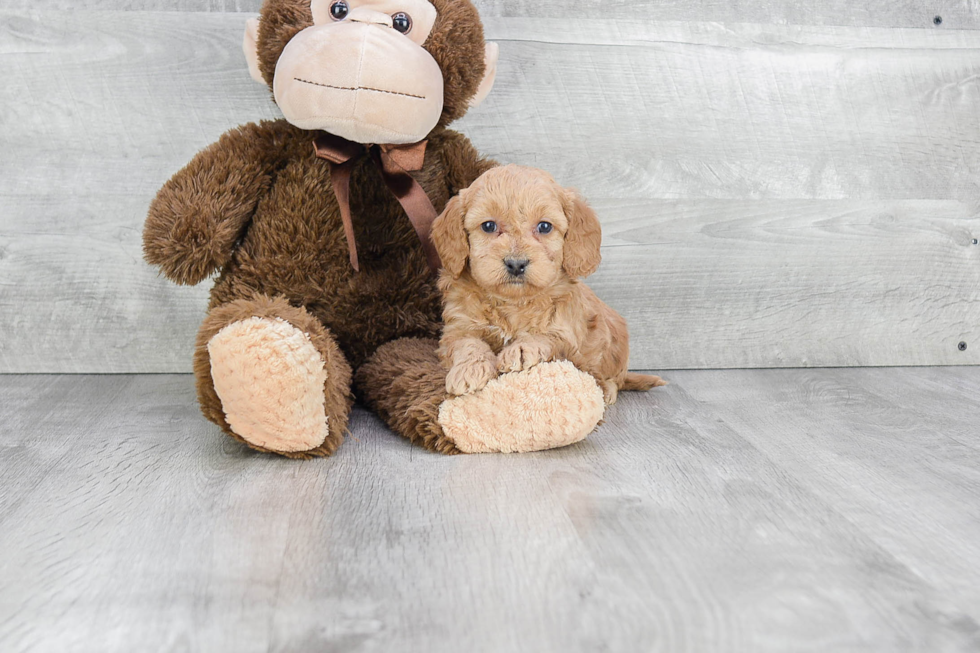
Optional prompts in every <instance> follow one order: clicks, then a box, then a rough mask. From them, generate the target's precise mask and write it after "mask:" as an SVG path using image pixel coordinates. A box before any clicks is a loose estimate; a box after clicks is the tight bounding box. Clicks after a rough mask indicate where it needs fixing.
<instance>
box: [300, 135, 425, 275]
mask: <svg viewBox="0 0 980 653" xmlns="http://www.w3.org/2000/svg"><path fill="white" fill-rule="evenodd" d="M426 143H427V141H421V142H418V143H412V144H410V145H371V146H364V145H361V144H360V143H354V142H352V141H349V140H347V139H345V138H341V137H340V136H335V135H333V134H328V133H326V132H324V133H322V134H321V135H320V136H317V138H316V140H315V141H314V142H313V144H314V146H315V148H316V156H317V158H320V159H325V160H327V161H328V162H329V163H330V183H331V184H332V185H333V192H334V195H336V196H337V203H338V204H339V205H340V217H341V219H342V220H343V221H344V235H345V236H346V237H347V249H348V251H349V252H350V264H351V265H352V266H353V267H354V269H355V270H357V271H358V272H360V269H361V268H360V265H359V263H358V261H357V243H356V242H355V241H354V223H353V221H352V219H351V213H350V177H351V172H352V171H353V169H354V164H355V163H356V162H357V159H358V158H360V156H361V154H363V153H364V152H365V151H367V152H369V153H370V156H371V159H372V160H373V161H374V163H375V165H377V166H378V170H380V171H381V177H382V178H383V179H384V182H385V185H386V186H387V187H388V190H390V191H391V192H392V194H393V195H394V196H395V198H397V199H398V202H399V203H400V204H401V205H402V208H403V209H405V213H406V214H408V219H409V220H411V222H412V226H413V227H415V233H417V234H418V236H419V240H420V241H422V249H423V250H425V258H426V260H427V261H428V263H429V267H430V268H431V269H432V270H433V271H434V272H435V271H437V270H439V268H441V267H442V261H440V260H439V254H437V253H436V248H435V245H433V244H432V222H433V220H435V219H436V216H437V215H438V214H437V213H436V209H435V207H434V206H432V202H431V201H430V200H429V196H428V195H426V194H425V190H424V189H423V188H422V186H421V185H420V184H419V182H417V181H415V178H414V177H412V175H410V174H408V173H409V172H414V171H416V170H421V169H422V165H423V164H424V162H425V146H426Z"/></svg>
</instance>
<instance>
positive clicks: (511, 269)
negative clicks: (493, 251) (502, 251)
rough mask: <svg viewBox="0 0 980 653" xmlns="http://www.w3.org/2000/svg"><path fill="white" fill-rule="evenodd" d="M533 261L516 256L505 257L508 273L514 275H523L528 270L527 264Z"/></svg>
mask: <svg viewBox="0 0 980 653" xmlns="http://www.w3.org/2000/svg"><path fill="white" fill-rule="evenodd" d="M530 263H531V261H530V260H529V259H526V258H514V257H512V256H508V257H507V258H505V259H504V266H505V267H506V268H507V274H509V275H510V276H512V277H517V278H520V277H523V276H524V273H525V272H527V266H528V265H529V264H530Z"/></svg>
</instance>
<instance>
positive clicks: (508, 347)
mask: <svg viewBox="0 0 980 653" xmlns="http://www.w3.org/2000/svg"><path fill="white" fill-rule="evenodd" d="M432 238H433V241H434V242H435V245H436V248H437V249H438V251H439V255H440V256H441V257H442V261H443V264H444V266H445V267H444V269H443V271H442V274H441V276H440V278H439V288H440V290H441V291H442V293H443V301H444V308H443V318H444V320H445V327H444V330H443V336H442V340H441V341H440V346H439V357H440V359H441V360H442V362H443V365H444V366H445V367H446V369H448V370H449V372H448V375H447V377H446V390H447V391H448V392H449V393H450V394H456V395H459V394H466V393H469V392H474V391H476V390H479V389H480V388H483V387H484V386H485V385H486V384H487V383H488V382H489V381H490V380H491V379H493V378H494V377H496V376H497V374H498V373H501V372H516V371H520V370H526V369H528V368H530V367H532V366H534V365H537V364H538V363H543V362H547V361H552V360H559V359H566V360H569V361H571V362H572V363H573V364H574V365H575V366H576V367H578V368H579V369H580V370H582V371H583V372H587V373H589V374H591V375H592V376H593V377H595V379H596V381H597V382H598V383H599V386H600V387H601V388H602V391H603V395H604V397H605V400H606V403H607V404H612V403H614V402H615V401H616V397H617V395H618V393H619V391H620V390H649V389H650V388H653V387H656V386H661V385H665V384H666V382H665V381H663V379H661V378H660V377H657V376H650V375H644V374H633V373H629V372H627V363H628V359H629V335H628V333H627V329H626V321H625V320H624V319H623V317H622V316H621V315H619V314H618V313H617V312H616V311H614V310H612V309H611V308H610V307H609V306H607V305H606V304H604V303H603V302H602V301H601V300H600V299H599V298H598V297H596V296H595V293H593V292H592V291H591V290H590V289H589V287H588V286H586V285H585V284H584V283H582V282H581V281H579V279H580V278H583V277H587V276H589V275H590V274H592V273H593V272H595V270H596V268H597V267H598V265H599V260H600V253H599V245H600V243H601V240H602V232H601V228H600V226H599V221H598V219H597V218H596V216H595V213H594V212H593V211H592V209H591V208H589V206H588V205H587V204H586V202H585V201H584V200H583V199H582V198H581V197H580V196H579V195H578V193H576V192H575V191H573V190H571V189H565V188H562V187H561V186H559V185H558V184H557V183H556V182H555V180H554V179H552V177H551V176H550V175H549V174H548V173H546V172H544V171H542V170H536V169H533V168H524V167H521V166H515V165H509V166H504V167H499V168H494V169H492V170H489V171H487V172H485V173H484V174H483V175H481V176H480V177H479V178H478V179H477V180H476V181H475V182H474V183H473V184H472V185H471V186H470V187H469V188H467V189H466V190H464V191H462V192H461V193H460V194H459V195H458V196H457V197H455V198H453V199H452V200H451V201H450V202H449V204H448V205H447V207H446V210H445V211H444V212H443V213H442V215H440V216H439V218H438V219H437V220H436V222H435V223H434V224H433V228H432Z"/></svg>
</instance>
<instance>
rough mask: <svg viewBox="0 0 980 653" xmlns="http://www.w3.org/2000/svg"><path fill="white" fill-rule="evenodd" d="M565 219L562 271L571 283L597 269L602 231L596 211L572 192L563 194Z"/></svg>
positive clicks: (566, 191) (570, 190)
mask: <svg viewBox="0 0 980 653" xmlns="http://www.w3.org/2000/svg"><path fill="white" fill-rule="evenodd" d="M564 205H565V216H566V217H567V218H568V231H567V232H565V251H564V260H563V262H562V267H563V268H564V269H565V273H566V274H568V276H570V277H572V278H573V279H576V278H583V277H587V276H589V275H590V274H592V273H593V272H595V271H596V268H598V267H599V261H601V260H602V254H601V253H600V251H599V246H600V245H601V244H602V227H600V226H599V218H597V217H596V215H595V211H593V210H592V208H591V207H590V206H589V205H588V204H586V202H585V200H584V199H582V196H581V195H579V194H578V193H577V192H576V191H574V190H572V189H570V188H569V189H566V190H565V201H564Z"/></svg>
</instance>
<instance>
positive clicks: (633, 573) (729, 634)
mask: <svg viewBox="0 0 980 653" xmlns="http://www.w3.org/2000/svg"><path fill="white" fill-rule="evenodd" d="M666 376H668V377H669V378H670V380H671V381H672V384H671V385H670V386H668V387H666V388H664V389H662V390H660V391H657V392H654V393H650V394H647V395H638V394H632V393H628V394H626V395H625V396H624V397H623V398H622V400H621V402H620V403H619V404H617V405H616V406H615V407H614V408H613V409H611V410H610V411H609V412H608V414H607V420H606V422H605V424H604V425H603V426H602V427H601V428H600V430H599V431H598V432H597V433H595V434H594V435H593V436H592V437H591V438H590V439H589V440H587V441H586V442H584V443H581V444H579V445H576V446H573V447H570V448H567V449H563V450H559V451H552V452H545V453H541V454H534V455H514V456H503V455H495V456H457V457H442V456H438V455H433V454H429V453H426V452H424V451H421V450H419V449H417V448H413V447H411V446H410V445H409V444H408V443H406V442H404V441H402V440H399V439H397V438H396V437H395V436H393V435H391V434H390V433H389V432H387V431H386V430H385V429H384V427H383V426H382V425H381V423H380V422H379V421H378V420H377V418H375V417H374V416H373V415H371V414H370V413H368V412H365V411H363V410H360V409H358V410H356V411H355V413H354V415H353V420H352V424H351V429H352V432H353V437H351V438H350V439H349V440H348V442H346V443H345V444H344V446H343V447H342V448H341V450H340V452H339V453H338V454H337V455H336V456H335V457H333V458H331V459H328V460H317V461H312V462H295V461H289V460H283V459H279V458H275V457H272V456H266V455H261V454H256V453H253V452H251V451H249V450H247V449H245V448H243V447H241V446H240V445H238V444H237V443H235V442H233V441H231V440H229V439H228V438H225V437H224V436H222V435H220V433H219V432H218V431H217V429H216V428H215V427H212V426H211V425H210V424H208V423H207V422H205V421H204V419H203V418H202V417H201V416H200V414H199V413H198V410H197V407H196V405H195V402H194V393H193V381H192V379H191V378H190V377H188V376H181V375H176V376H0V479H2V481H0V650H2V651H4V652H7V653H18V652H21V651H57V652H59V653H61V652H63V651H99V652H109V651H125V652H130V651H172V650H174V651H175V650H180V651H184V650H187V651H192V650H201V651H235V652H247V651H426V652H429V651H434V652H439V651H454V652H455V651H535V652H540V651H669V652H675V651H753V652H754V651H780V652H784V651H889V652H894V651H923V652H925V651H928V652H930V653H932V652H936V651H976V650H978V649H980V623H978V620H980V589H978V588H980V428H978V427H977V418H978V414H980V411H978V410H977V409H978V399H977V398H978V397H980V368H976V367H963V368H919V369H850V370H841V369H824V370H754V371H687V372H671V373H668V374H666Z"/></svg>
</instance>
